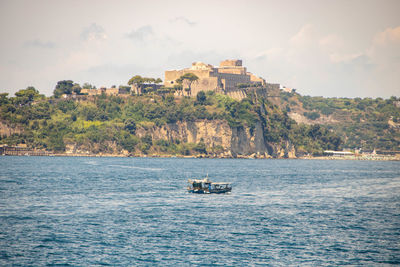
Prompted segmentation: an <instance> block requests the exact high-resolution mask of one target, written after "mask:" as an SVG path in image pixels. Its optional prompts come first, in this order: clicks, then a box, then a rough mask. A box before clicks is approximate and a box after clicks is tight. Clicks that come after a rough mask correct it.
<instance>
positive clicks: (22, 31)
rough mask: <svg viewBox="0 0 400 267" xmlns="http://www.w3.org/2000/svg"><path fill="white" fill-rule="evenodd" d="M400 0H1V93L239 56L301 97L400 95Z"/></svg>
mask: <svg viewBox="0 0 400 267" xmlns="http://www.w3.org/2000/svg"><path fill="white" fill-rule="evenodd" d="M399 14H400V0H394V1H389V0H378V1H367V0H361V1H352V0H345V1H328V0H322V1H321V0H316V1H314V0H310V1H305V0H304V1H302V0H292V1H287V0H280V1H251V0H248V1H232V0H230V1H218V0H212V1H206V0H202V1H189V0H186V1H175V0H171V1H161V0H160V1H151V0H146V1H119V0H114V1H108V0H104V1H84V0H83V1H77V0H72V1H71V0H69V1H64V0H59V1H58V0H51V1H41V0H36V1H31V0H24V1H18V0H11V1H8V0H0V36H1V42H0V92H9V93H10V95H13V94H14V93H15V92H16V91H18V90H20V89H23V88H26V87H27V86H34V87H35V88H36V89H38V90H39V91H40V92H41V93H44V94H46V95H51V94H52V92H53V90H54V87H55V85H56V83H57V81H60V80H73V81H74V82H77V83H80V84H83V83H85V82H89V83H91V84H93V85H96V86H97V87H99V86H107V87H109V86H111V85H117V86H118V85H121V84H122V85H125V84H126V83H127V81H128V80H129V78H130V77H132V76H133V75H136V74H138V75H142V76H147V77H155V78H157V77H159V78H161V79H164V71H165V70H168V69H181V68H186V67H189V66H190V65H191V63H192V62H194V61H203V62H205V63H209V64H213V65H218V64H219V62H220V61H222V60H224V59H235V58H238V59H242V60H243V65H244V66H246V67H247V69H248V71H250V72H253V73H254V74H256V75H259V76H261V77H263V78H264V79H266V80H267V81H268V82H271V83H280V84H281V85H284V86H287V87H290V88H296V89H297V91H298V92H299V93H301V94H303V95H311V96H326V97H357V96H360V97H384V98H387V97H390V96H392V95H394V96H400V15H399Z"/></svg>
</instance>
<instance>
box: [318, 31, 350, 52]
mask: <svg viewBox="0 0 400 267" xmlns="http://www.w3.org/2000/svg"><path fill="white" fill-rule="evenodd" d="M318 43H319V45H320V46H321V48H322V49H324V50H326V51H330V52H332V51H337V50H338V49H342V48H344V45H345V44H344V41H343V39H342V38H341V37H340V36H339V35H337V34H328V35H326V36H324V37H322V38H321V39H320V40H319V41H318Z"/></svg>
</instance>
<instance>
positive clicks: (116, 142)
mask: <svg viewBox="0 0 400 267" xmlns="http://www.w3.org/2000/svg"><path fill="white" fill-rule="evenodd" d="M0 109H1V113H0V120H1V124H2V128H3V129H8V131H7V130H5V131H3V133H2V136H1V139H0V143H2V144H8V145H17V144H20V143H23V144H26V145H27V146H28V147H31V148H39V149H46V150H48V151H55V152H60V153H69V154H97V155H99V154H102V155H111V154H113V155H134V156H143V155H152V156H168V155H173V156H175V155H176V156H191V155H192V156H193V155H194V156H205V157H296V156H302V155H305V154H313V155H320V154H322V152H323V151H324V150H326V149H332V150H338V149H340V148H341V145H342V140H341V138H340V137H339V136H338V135H337V134H335V133H334V132H333V131H332V130H329V128H328V127H325V126H321V125H318V124H316V125H307V124H303V123H300V124H299V123H296V122H295V121H294V120H293V119H291V118H290V117H289V116H288V113H287V112H286V111H285V110H282V109H281V108H279V105H276V104H274V103H273V102H271V101H270V100H269V98H267V97H254V96H253V97H251V98H245V99H242V100H241V101H237V100H234V99H232V98H230V97H228V96H225V95H221V94H216V93H214V92H210V91H209V92H207V93H203V92H201V93H199V94H198V95H197V97H196V98H190V97H180V98H176V97H174V96H173V95H171V94H168V95H157V94H154V93H149V94H144V95H140V96H133V95H129V96H125V97H120V96H106V95H104V94H103V95H99V96H85V95H79V96H76V98H74V99H73V98H68V97H67V98H65V99H64V98H54V97H49V98H48V97H44V96H43V95H40V94H39V92H38V91H37V90H36V89H35V88H32V87H29V88H27V89H25V90H20V91H19V92H18V93H16V96H15V97H8V95H7V94H1V95H0ZM16 129H18V131H17V130H16Z"/></svg>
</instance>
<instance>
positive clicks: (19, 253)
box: [0, 156, 400, 266]
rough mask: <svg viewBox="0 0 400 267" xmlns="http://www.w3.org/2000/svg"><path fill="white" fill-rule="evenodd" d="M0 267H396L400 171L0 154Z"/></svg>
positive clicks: (393, 167)
mask: <svg viewBox="0 0 400 267" xmlns="http://www.w3.org/2000/svg"><path fill="white" fill-rule="evenodd" d="M207 174H208V176H209V178H210V179H211V180H213V181H218V182H231V183H232V186H233V190H232V192H231V193H228V194H204V195H201V194H191V193H188V192H187V180H188V179H189V178H203V177H205V176H206V175H207ZM0 265H1V266H104V265H106V266H108V265H110V266H327V265H328V266H342V265H354V266H360V265H362V266H364V265H366V266H392V265H393V266H394V265H397V266H398V265H400V162H390V161H351V160H279V159H269V160H261V159H259V160H258V159H182V158H100V157H10V156H0Z"/></svg>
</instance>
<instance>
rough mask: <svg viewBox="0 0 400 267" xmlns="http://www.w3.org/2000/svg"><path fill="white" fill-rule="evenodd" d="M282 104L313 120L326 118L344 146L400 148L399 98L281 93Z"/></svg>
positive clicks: (353, 147)
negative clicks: (333, 96) (329, 96)
mask: <svg viewBox="0 0 400 267" xmlns="http://www.w3.org/2000/svg"><path fill="white" fill-rule="evenodd" d="M280 106H282V107H286V109H289V110H290V111H294V112H297V113H300V114H303V115H304V116H305V117H306V118H308V119H309V120H311V121H315V120H317V119H319V118H322V117H324V118H326V119H327V120H326V122H323V124H325V125H326V126H327V127H328V128H329V129H332V130H334V131H335V132H336V133H338V134H339V135H340V136H343V138H344V139H343V140H344V145H343V146H344V147H347V148H351V149H358V148H361V149H363V150H374V149H376V150H380V151H393V150H397V151H400V124H399V123H400V98H396V97H394V96H393V97H391V98H389V99H382V98H376V99H372V98H363V99H362V98H354V99H351V98H324V97H310V96H301V95H299V94H296V93H285V92H281V100H280Z"/></svg>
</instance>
